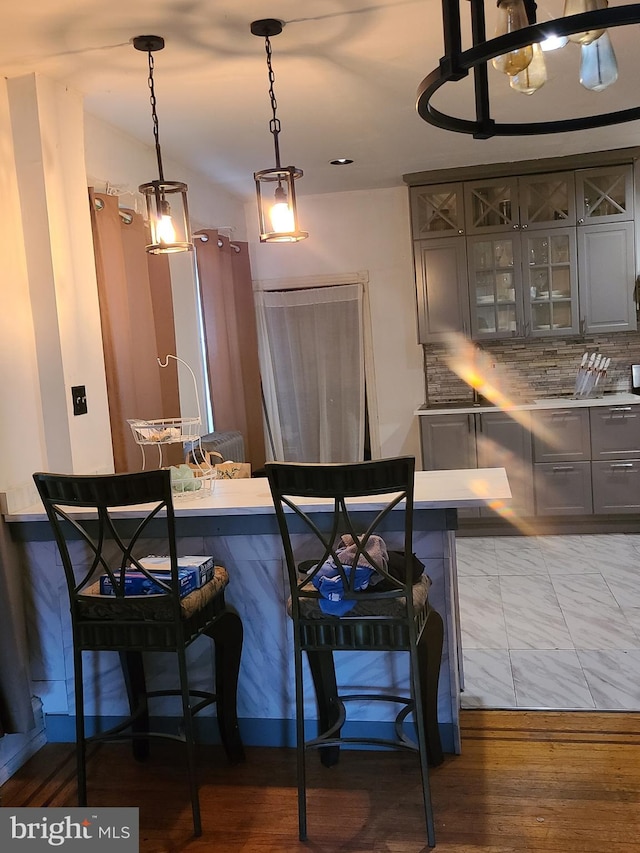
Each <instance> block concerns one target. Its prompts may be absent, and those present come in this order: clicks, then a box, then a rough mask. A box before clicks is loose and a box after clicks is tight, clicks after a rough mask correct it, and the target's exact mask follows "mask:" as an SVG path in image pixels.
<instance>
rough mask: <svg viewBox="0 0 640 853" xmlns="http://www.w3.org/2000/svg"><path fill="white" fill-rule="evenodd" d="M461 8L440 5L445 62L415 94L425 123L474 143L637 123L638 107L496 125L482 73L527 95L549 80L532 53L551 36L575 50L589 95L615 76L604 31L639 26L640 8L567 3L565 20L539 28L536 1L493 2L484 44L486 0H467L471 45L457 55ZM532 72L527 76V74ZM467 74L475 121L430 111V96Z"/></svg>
mask: <svg viewBox="0 0 640 853" xmlns="http://www.w3.org/2000/svg"><path fill="white" fill-rule="evenodd" d="M461 2H463V0H442V16H443V27H444V50H445V55H444V56H443V57H442V59H441V60H440V64H439V66H438V68H436V69H434V70H433V71H432V72H431V73H430V74H429V75H428V76H427V77H425V79H424V80H423V81H422V83H421V84H420V86H419V88H418V98H417V110H418V113H419V115H420V117H421V118H423V119H424V120H425V121H426V122H428V123H429V124H432V125H435V126H436V127H440V128H443V129H444V130H451V131H454V132H455V133H469V134H472V135H473V136H474V137H475V138H476V139H489V138H491V137H492V136H534V135H537V134H542V133H560V132H564V131H571V130H587V129H588V128H593V127H607V126H609V125H613V124H622V123H623V122H627V121H635V120H637V119H640V106H638V107H631V108H629V109H624V110H615V111H611V112H605V113H596V114H594V115H588V116H577V117H573V118H563V119H557V120H554V121H535V122H529V121H525V122H511V123H508V122H496V121H495V120H494V119H493V118H492V116H491V105H490V102H489V79H488V73H487V65H488V64H489V63H491V64H493V65H494V66H495V67H498V68H499V70H501V71H503V72H504V73H505V74H508V75H509V76H510V77H511V78H512V82H511V86H512V88H513V89H516V90H518V91H521V92H524V93H525V94H531V93H532V92H534V91H535V90H536V89H538V88H540V86H542V84H543V83H544V81H545V79H546V71H545V70H544V59H543V57H542V53H541V51H539V50H534V48H535V46H536V45H538V44H542V43H543V42H544V41H545V40H546V39H549V38H551V37H552V36H553V37H555V38H558V39H564V38H565V37H568V38H569V40H571V41H576V42H578V43H579V44H580V50H581V73H580V82H581V83H582V85H583V86H585V87H586V88H588V89H591V90H592V91H601V90H602V89H603V88H605V87H606V86H608V85H609V84H610V83H612V82H614V80H615V79H616V77H617V65H616V60H615V55H614V54H613V49H612V48H611V42H610V40H609V37H608V35H607V32H606V31H607V29H609V28H611V27H622V26H628V25H631V24H638V23H640V4H638V3H631V4H627V5H624V6H617V7H616V8H614V9H609V8H608V7H607V0H566V2H565V8H564V15H563V17H561V18H557V19H555V20H553V21H543V22H541V23H536V3H535V0H498V12H499V24H500V26H501V29H500V31H499V32H497V33H496V36H495V37H494V38H492V39H487V36H486V22H485V11H484V0H470V9H471V34H472V46H471V47H470V48H468V49H467V50H462V35H461V27H460V4H461ZM578 9H579V10H580V11H579V13H576V11H577V10H578ZM522 11H524V18H523V16H522ZM603 39H604V41H602V40H603ZM523 57H524V60H526V58H527V57H529V61H528V62H526V61H524V60H523ZM523 62H524V64H523ZM534 62H535V64H534ZM530 65H532V66H533V67H532V68H531V70H530V71H528V73H524V72H525V71H526V70H527V69H528V68H529V67H530ZM472 69H473V75H474V90H475V118H474V119H468V118H460V117H458V116H452V115H448V114H447V113H443V112H440V111H439V110H437V109H436V108H435V107H434V106H433V105H432V104H431V99H432V98H433V96H434V95H435V93H436V92H437V91H438V90H439V89H440V88H441V86H443V85H444V84H445V83H454V82H457V81H459V80H462V79H463V78H464V77H466V76H467V75H468V74H469V71H470V70H472ZM514 80H515V83H514Z"/></svg>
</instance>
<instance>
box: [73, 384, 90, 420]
mask: <svg viewBox="0 0 640 853" xmlns="http://www.w3.org/2000/svg"><path fill="white" fill-rule="evenodd" d="M71 399H72V400H73V414H74V415H86V414H87V390H86V388H85V386H84V385H72V386H71Z"/></svg>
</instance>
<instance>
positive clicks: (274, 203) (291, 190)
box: [251, 18, 309, 243]
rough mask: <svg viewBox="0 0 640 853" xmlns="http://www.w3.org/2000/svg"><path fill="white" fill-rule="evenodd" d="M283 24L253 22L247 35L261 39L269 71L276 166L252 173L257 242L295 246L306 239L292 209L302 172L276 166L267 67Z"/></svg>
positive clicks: (277, 150) (273, 101)
mask: <svg viewBox="0 0 640 853" xmlns="http://www.w3.org/2000/svg"><path fill="white" fill-rule="evenodd" d="M283 26H284V24H283V23H282V21H278V20H275V19H274V18H266V19H264V20H260V21H253V23H252V24H251V32H252V33H253V35H254V36H261V37H262V38H264V40H265V49H266V53H267V70H268V72H269V97H270V100H271V110H272V113H273V118H272V119H271V121H270V123H269V129H270V131H271V133H272V134H273V147H274V152H275V160H276V165H275V167H274V168H272V169H262V170H261V171H259V172H254V173H253V177H254V179H255V182H256V196H257V201H258V219H259V223H260V242H261V243H297V242H298V241H299V240H304V239H305V238H306V237H308V236H309V233H308V232H307V231H302V230H300V227H299V225H298V210H297V206H296V188H295V182H296V181H297V180H298V178H301V177H302V170H301V169H297V168H296V167H295V166H281V165H280V142H279V136H280V120H279V119H278V117H277V115H276V107H277V103H276V96H275V93H274V90H273V84H274V81H275V75H274V73H273V68H272V65H271V38H270V37H271V36H275V35H279V34H280V33H281V32H282V28H283Z"/></svg>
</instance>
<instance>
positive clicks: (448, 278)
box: [414, 237, 469, 344]
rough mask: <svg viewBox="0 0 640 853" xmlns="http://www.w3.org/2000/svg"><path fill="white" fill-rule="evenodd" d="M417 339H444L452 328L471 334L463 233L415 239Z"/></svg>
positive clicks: (421, 341)
mask: <svg viewBox="0 0 640 853" xmlns="http://www.w3.org/2000/svg"><path fill="white" fill-rule="evenodd" d="M414 255H415V258H414V260H415V269H416V295H417V301H418V340H419V342H420V343H422V344H428V343H434V342H436V341H440V340H443V339H444V338H446V336H447V335H448V334H450V333H451V332H457V333H459V334H462V335H464V336H465V337H468V335H469V301H468V296H467V262H466V247H465V240H464V237H453V238H451V237H444V238H440V239H439V240H420V241H417V242H415V243H414Z"/></svg>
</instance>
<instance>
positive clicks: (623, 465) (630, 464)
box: [611, 462, 633, 468]
mask: <svg viewBox="0 0 640 853" xmlns="http://www.w3.org/2000/svg"><path fill="white" fill-rule="evenodd" d="M611 467H612V468H633V462H612V463H611Z"/></svg>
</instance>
